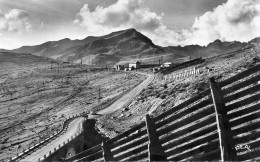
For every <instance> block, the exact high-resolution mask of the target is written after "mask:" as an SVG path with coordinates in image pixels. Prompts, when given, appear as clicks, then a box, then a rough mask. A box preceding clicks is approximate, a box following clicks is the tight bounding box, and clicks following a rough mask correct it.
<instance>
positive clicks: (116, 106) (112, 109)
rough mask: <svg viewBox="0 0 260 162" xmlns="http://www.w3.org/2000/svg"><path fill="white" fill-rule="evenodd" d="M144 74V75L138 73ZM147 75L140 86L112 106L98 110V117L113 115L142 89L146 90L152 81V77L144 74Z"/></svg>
mask: <svg viewBox="0 0 260 162" xmlns="http://www.w3.org/2000/svg"><path fill="white" fill-rule="evenodd" d="M140 74H144V73H140ZM145 75H147V78H146V80H145V81H143V82H142V83H141V84H139V85H138V86H137V87H135V88H134V89H132V90H131V91H130V92H128V93H126V94H125V95H124V96H122V97H121V98H119V99H118V100H116V101H115V102H114V103H113V104H112V105H110V106H109V107H107V108H105V109H103V110H100V111H98V112H97V114H99V115H107V114H110V113H113V112H115V111H117V110H119V109H121V108H123V106H124V105H126V104H127V103H129V102H130V101H131V100H133V99H134V98H135V97H136V96H137V95H138V94H139V93H140V92H141V91H142V90H143V89H144V88H146V87H147V86H148V85H149V84H150V83H151V82H152V81H153V79H154V75H152V74H145Z"/></svg>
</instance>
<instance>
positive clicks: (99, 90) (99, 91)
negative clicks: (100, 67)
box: [98, 86, 101, 103]
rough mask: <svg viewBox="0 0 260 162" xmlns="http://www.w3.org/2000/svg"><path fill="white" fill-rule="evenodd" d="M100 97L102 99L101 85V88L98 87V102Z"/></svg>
mask: <svg viewBox="0 0 260 162" xmlns="http://www.w3.org/2000/svg"><path fill="white" fill-rule="evenodd" d="M100 99H101V88H100V86H99V88H98V103H100Z"/></svg>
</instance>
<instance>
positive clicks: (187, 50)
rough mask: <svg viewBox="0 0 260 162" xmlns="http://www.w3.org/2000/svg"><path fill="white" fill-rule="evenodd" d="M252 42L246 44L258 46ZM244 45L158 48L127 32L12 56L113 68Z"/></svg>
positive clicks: (33, 48) (27, 49)
mask: <svg viewBox="0 0 260 162" xmlns="http://www.w3.org/2000/svg"><path fill="white" fill-rule="evenodd" d="M259 39H260V38H255V39H253V40H252V41H250V42H248V43H253V42H257V41H258V42H259ZM248 43H244V42H238V41H233V42H222V41H221V40H218V39H217V40H215V41H214V42H211V43H209V44H208V45H207V46H199V45H187V46H184V47H181V46H168V47H161V46H158V45H155V44H154V43H153V42H152V40H151V39H149V38H148V37H147V36H145V35H143V34H142V33H140V32H138V31H137V30H135V29H133V28H130V29H126V30H120V31H115V32H112V33H109V34H107V35H103V36H88V37H86V38H84V39H82V40H78V39H76V40H71V39H69V38H65V39H61V40H58V41H48V42H45V43H42V44H40V45H35V46H23V47H20V48H17V49H14V50H11V51H12V52H16V53H31V54H34V55H38V56H45V57H50V58H52V59H58V60H62V61H71V62H74V63H79V62H81V59H82V60H83V63H84V64H107V65H115V64H116V63H117V62H120V61H122V60H126V59H131V58H145V57H150V56H159V55H164V54H172V55H175V56H173V57H172V58H175V57H180V55H183V56H192V57H195V58H196V57H210V56H216V55H220V54H225V53H229V52H234V51H236V50H239V49H241V48H242V47H244V46H245V45H246V44H248Z"/></svg>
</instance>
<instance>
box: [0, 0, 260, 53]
mask: <svg viewBox="0 0 260 162" xmlns="http://www.w3.org/2000/svg"><path fill="white" fill-rule="evenodd" d="M128 28H135V29H136V30H138V31H140V32H141V33H143V34H144V35H146V36H148V37H149V38H150V39H151V40H152V41H153V42H154V43H155V44H157V45H161V46H169V45H171V46H177V45H181V46H184V45H190V44H199V45H207V44H208V43H210V42H212V41H214V40H216V39H220V40H222V41H235V40H236V41H242V42H247V41H249V40H251V39H253V38H255V37H259V36H260V30H259V29H260V0H0V48H4V49H14V48H18V47H20V46H24V45H36V44H41V43H44V42H46V41H54V40H60V39H64V38H70V39H84V38H85V37H87V36H100V35H104V34H108V33H111V32H113V31H117V30H124V29H128Z"/></svg>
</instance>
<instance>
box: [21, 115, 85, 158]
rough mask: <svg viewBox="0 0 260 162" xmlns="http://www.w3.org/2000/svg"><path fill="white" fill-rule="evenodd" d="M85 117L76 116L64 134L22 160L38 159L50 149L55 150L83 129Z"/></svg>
mask: <svg viewBox="0 0 260 162" xmlns="http://www.w3.org/2000/svg"><path fill="white" fill-rule="evenodd" d="M83 119H84V118H76V119H75V120H73V121H72V122H71V123H70V124H69V126H68V129H67V131H66V132H65V133H64V134H62V135H61V136H60V137H59V138H57V139H55V140H53V141H52V142H50V143H48V144H47V145H46V146H43V147H42V148H41V149H39V150H37V151H36V152H33V153H32V154H31V155H29V156H27V157H25V158H24V159H22V160H21V161H22V162H31V161H38V159H39V158H42V157H43V156H44V155H45V154H48V153H49V151H50V150H51V151H53V150H54V148H55V147H56V148H58V146H59V144H62V143H63V142H64V141H66V140H67V139H69V138H71V136H73V135H75V134H76V133H78V132H79V131H80V129H82V123H83Z"/></svg>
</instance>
